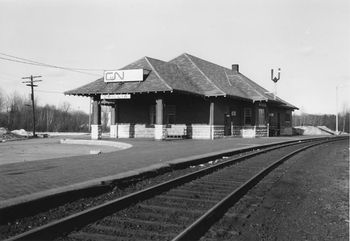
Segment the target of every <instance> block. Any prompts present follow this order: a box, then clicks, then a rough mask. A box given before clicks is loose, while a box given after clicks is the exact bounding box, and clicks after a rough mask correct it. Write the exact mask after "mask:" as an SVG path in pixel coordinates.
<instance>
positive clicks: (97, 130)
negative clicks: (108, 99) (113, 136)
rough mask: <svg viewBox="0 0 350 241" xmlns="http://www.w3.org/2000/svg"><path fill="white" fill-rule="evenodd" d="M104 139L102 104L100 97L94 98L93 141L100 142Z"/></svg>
mask: <svg viewBox="0 0 350 241" xmlns="http://www.w3.org/2000/svg"><path fill="white" fill-rule="evenodd" d="M101 137H102V126H101V103H100V96H99V95H98V96H94V97H93V102H92V124H91V139H93V140H99V139H101Z"/></svg>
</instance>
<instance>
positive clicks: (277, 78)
mask: <svg viewBox="0 0 350 241" xmlns="http://www.w3.org/2000/svg"><path fill="white" fill-rule="evenodd" d="M280 71H281V68H278V74H277V77H276V76H275V77H274V74H273V69H271V80H272V81H273V82H274V83H275V90H274V92H273V99H274V100H275V99H276V96H277V81H279V80H280V78H281V72H280Z"/></svg>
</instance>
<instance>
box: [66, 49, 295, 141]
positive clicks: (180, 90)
mask: <svg viewBox="0 0 350 241" xmlns="http://www.w3.org/2000/svg"><path fill="white" fill-rule="evenodd" d="M65 94H66V95H78V96H87V97H91V98H92V100H93V105H92V106H93V111H92V113H93V114H92V115H93V117H92V126H91V127H92V129H91V138H92V139H99V138H101V105H110V106H111V107H112V108H111V131H110V135H111V137H115V138H138V137H141V138H155V139H165V138H170V137H187V138H193V139H214V138H221V137H224V136H238V137H239V136H241V137H262V136H271V135H291V134H292V126H291V123H292V120H291V114H292V111H293V110H295V109H297V107H295V106H293V105H291V104H289V103H287V102H286V101H283V100H282V99H280V98H278V97H277V98H274V96H273V95H272V94H271V93H268V91H267V90H266V89H264V88H262V87H261V86H259V85H258V84H256V83H255V82H253V81H252V80H250V79H249V78H247V77H246V76H244V75H243V74H241V73H240V72H239V66H238V65H232V69H228V68H225V67H222V66H219V65H217V64H214V63H211V62H208V61H206V60H203V59H200V58H198V57H195V56H192V55H190V54H186V53H185V54H182V55H180V56H178V57H177V58H175V59H173V60H171V61H169V62H165V61H162V60H158V59H153V58H149V57H144V58H142V59H139V60H137V61H135V62H133V63H131V64H129V65H127V66H125V67H124V68H122V69H120V70H119V71H109V72H105V76H104V78H101V79H98V80H96V81H94V82H91V83H89V84H87V85H84V86H81V87H79V88H77V89H74V90H70V91H67V92H65Z"/></svg>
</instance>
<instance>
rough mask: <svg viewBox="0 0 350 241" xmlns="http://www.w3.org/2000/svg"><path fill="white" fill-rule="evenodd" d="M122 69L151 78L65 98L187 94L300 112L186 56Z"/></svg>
mask: <svg viewBox="0 0 350 241" xmlns="http://www.w3.org/2000/svg"><path fill="white" fill-rule="evenodd" d="M121 69H144V70H146V71H147V73H148V74H146V75H145V76H144V80H143V81H140V82H124V83H120V82H119V83H106V82H104V80H103V78H101V79H98V80H96V81H93V82H91V83H89V84H86V85H84V86H81V87H79V88H76V89H73V90H69V91H67V92H65V94H66V95H85V96H91V95H96V94H126V93H130V94H133V93H148V92H187V93H192V94H197V95H202V96H205V97H211V96H227V97H236V98H242V99H246V100H251V101H253V102H255V101H271V102H275V103H276V104H280V105H282V106H284V107H287V108H291V109H297V107H295V106H293V105H291V104H289V103H288V102H286V101H284V100H282V99H280V98H276V99H275V98H274V96H273V95H272V94H270V93H268V91H267V90H266V89H264V88H263V87H261V86H260V85H258V84H257V83H255V82H254V81H252V80H250V79H249V78H247V77H246V76H244V75H243V74H241V73H240V72H238V71H234V70H232V69H228V68H225V67H222V66H219V65H217V64H214V63H211V62H209V61H206V60H203V59H200V58H198V57H195V56H193V55H190V54H187V53H184V54H182V55H180V56H178V57H176V58H175V59H173V60H171V61H169V62H165V61H162V60H158V59H154V58H150V57H144V58H141V59H139V60H137V61H135V62H133V63H131V64H129V65H127V66H125V67H124V68H121Z"/></svg>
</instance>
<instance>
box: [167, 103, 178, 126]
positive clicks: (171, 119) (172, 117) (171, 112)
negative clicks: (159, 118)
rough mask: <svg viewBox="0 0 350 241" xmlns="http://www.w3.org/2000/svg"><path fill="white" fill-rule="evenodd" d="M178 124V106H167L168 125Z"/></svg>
mask: <svg viewBox="0 0 350 241" xmlns="http://www.w3.org/2000/svg"><path fill="white" fill-rule="evenodd" d="M175 122H176V106H175V105H167V106H166V123H167V124H175Z"/></svg>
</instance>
